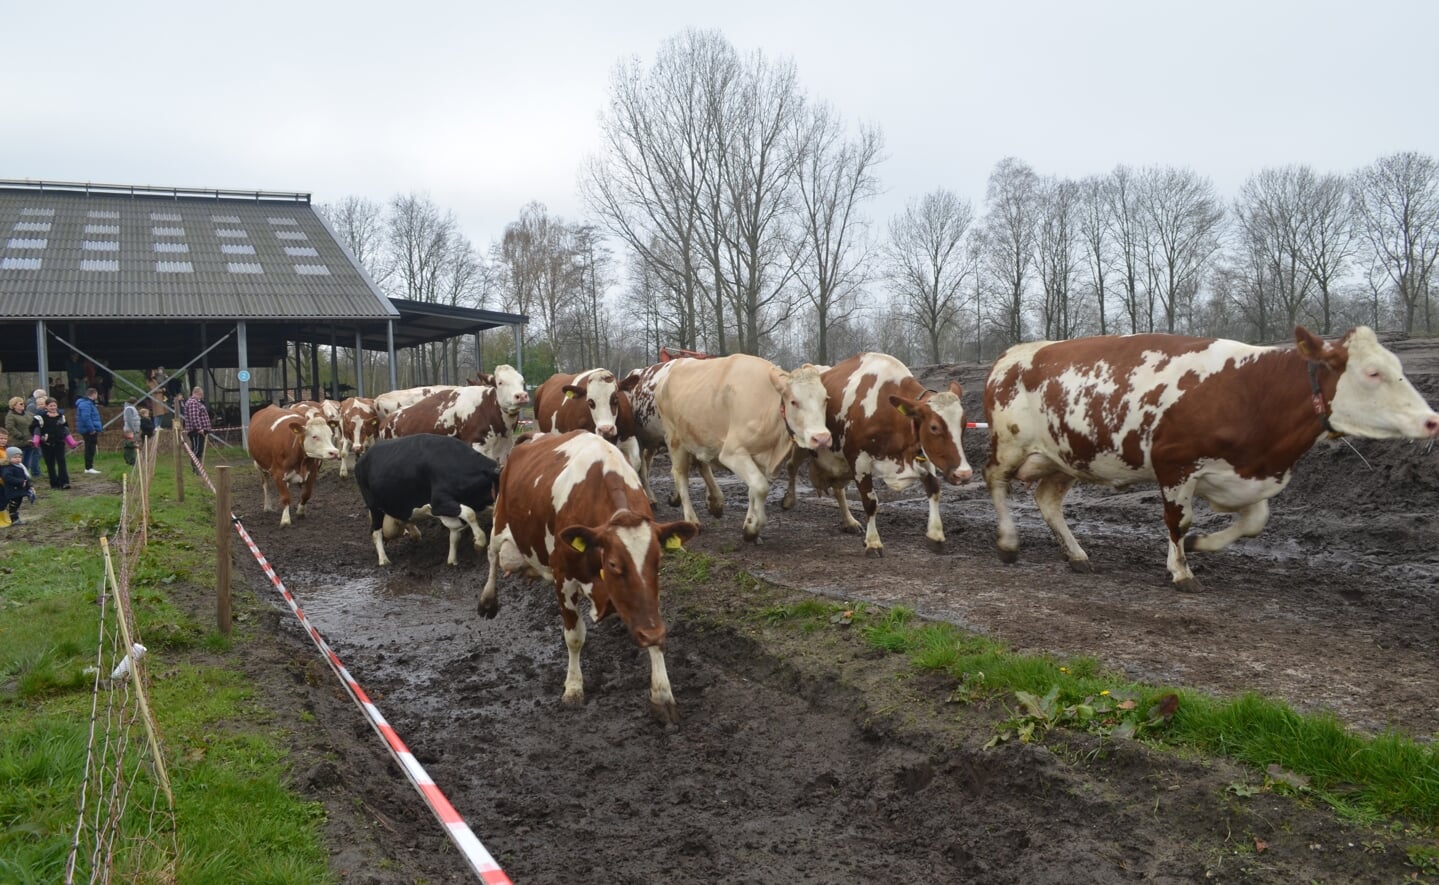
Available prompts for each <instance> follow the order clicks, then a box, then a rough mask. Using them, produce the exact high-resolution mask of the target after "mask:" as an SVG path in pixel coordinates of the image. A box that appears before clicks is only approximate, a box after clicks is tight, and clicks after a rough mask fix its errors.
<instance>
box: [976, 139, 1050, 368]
mask: <svg viewBox="0 0 1439 885" xmlns="http://www.w3.org/2000/svg"><path fill="white" fill-rule="evenodd" d="M1038 198H1039V176H1037V175H1035V174H1034V170H1033V169H1031V168H1029V166H1028V165H1027V164H1025V163H1024V162H1023V161H1022V160H1019V159H1017V158H1015V157H1006V158H1005V159H1003V160H1000V161H999V163H998V164H997V165H996V166H995V167H994V171H993V172H991V173H990V175H989V186H988V187H987V189H986V192H985V200H984V201H985V216H984V236H983V237H982V239H981V243H982V244H983V255H982V258H981V263H982V266H983V268H984V271H983V272H984V274H985V277H986V280H987V281H988V283H989V287H988V288H989V291H990V297H991V302H992V303H991V310H990V320H991V323H992V324H993V325H994V326H995V327H996V331H997V332H998V334H999V340H1000V344H1001V345H1003V346H1006V347H1007V346H1009V345H1011V344H1015V343H1017V342H1020V341H1023V340H1024V337H1025V336H1024V311H1025V308H1026V306H1027V305H1026V304H1025V290H1026V287H1027V285H1028V281H1029V276H1030V270H1031V268H1032V266H1033V263H1034V254H1035V236H1036V227H1037V223H1038V217H1037V215H1038Z"/></svg>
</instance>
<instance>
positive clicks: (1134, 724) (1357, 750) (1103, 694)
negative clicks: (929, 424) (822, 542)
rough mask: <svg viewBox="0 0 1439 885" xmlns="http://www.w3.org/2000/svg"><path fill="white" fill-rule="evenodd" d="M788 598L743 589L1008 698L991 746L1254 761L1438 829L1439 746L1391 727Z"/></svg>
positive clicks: (778, 619)
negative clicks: (1084, 746) (1090, 737)
mask: <svg viewBox="0 0 1439 885" xmlns="http://www.w3.org/2000/svg"><path fill="white" fill-rule="evenodd" d="M757 583H758V582H757V581H756V579H755V578H753V577H752V576H749V575H745V576H744V580H739V579H738V576H737V578H736V580H733V581H731V582H729V585H728V586H727V587H725V588H724V589H723V591H722V592H726V593H736V594H745V593H746V591H748V590H750V589H752V588H754V587H755V585H756V584H757ZM711 592H713V590H711ZM792 597H793V594H788V593H785V592H784V591H781V590H779V589H778V588H767V589H765V590H763V591H760V592H755V593H749V594H748V598H749V599H750V601H751V603H752V605H753V606H754V607H753V609H752V618H753V619H754V620H756V621H758V622H760V623H762V624H764V625H765V626H767V627H770V628H775V629H785V630H797V631H800V632H803V633H806V634H808V633H813V632H815V631H819V630H841V629H842V630H848V631H851V632H854V633H857V635H858V636H859V637H860V638H861V639H862V641H863V642H865V643H866V644H868V645H869V646H871V647H873V648H876V649H880V650H882V651H885V652H888V653H892V654H901V655H905V656H907V657H908V658H909V660H910V662H911V664H912V665H913V667H914V668H915V669H916V670H923V671H930V672H938V673H943V674H945V675H947V676H949V677H951V678H952V679H953V680H954V683H955V688H954V689H953V692H952V694H951V700H953V701H957V702H962V703H1002V704H1005V705H1006V706H1008V708H1009V716H1008V717H1007V718H1006V719H1005V721H1004V722H1003V723H1002V724H1001V725H1000V726H999V730H998V732H997V734H996V735H995V739H994V740H993V741H992V742H991V745H994V744H999V743H1003V742H1005V741H1008V740H1022V741H1039V740H1042V739H1043V738H1044V736H1045V735H1046V734H1047V733H1048V732H1049V731H1051V730H1052V729H1061V728H1062V729H1071V730H1080V731H1084V732H1088V733H1090V734H1095V735H1098V736H1100V737H1102V738H1104V739H1112V740H1122V739H1128V738H1139V739H1142V740H1144V741H1145V742H1146V743H1147V744H1149V745H1150V746H1152V747H1155V748H1160V749H1170V750H1179V751H1184V752H1197V753H1200V754H1205V755H1210V756H1220V757H1226V758H1229V759H1233V760H1237V761H1239V762H1243V763H1246V764H1248V765H1251V766H1254V767H1256V768H1258V769H1259V770H1260V771H1261V772H1263V773H1264V784H1263V786H1262V787H1260V788H1258V789H1264V790H1272V791H1274V792H1280V793H1286V794H1291V795H1302V796H1305V797H1307V798H1312V799H1315V800H1318V801H1322V802H1325V803H1327V804H1329V805H1330V806H1331V807H1332V808H1334V809H1335V810H1336V811H1337V812H1338V813H1339V814H1341V815H1343V816H1346V817H1349V818H1353V819H1359V820H1368V821H1372V820H1375V819H1376V818H1381V817H1388V818H1392V819H1393V820H1394V821H1395V824H1396V826H1399V825H1400V824H1399V822H1400V821H1407V822H1412V823H1415V824H1418V825H1420V826H1421V827H1423V828H1426V829H1428V830H1432V828H1434V827H1436V826H1439V747H1436V746H1434V745H1432V744H1424V743H1419V742H1417V741H1415V740H1414V739H1413V738H1411V737H1408V736H1406V735H1402V734H1396V733H1390V734H1383V735H1378V736H1373V737H1371V736H1367V735H1362V734H1357V733H1354V732H1352V731H1349V730H1348V729H1346V728H1345V727H1344V725H1343V723H1341V722H1339V721H1338V720H1336V719H1335V718H1334V717H1332V716H1328V715H1322V714H1321V715H1308V714H1301V713H1298V712H1296V711H1295V710H1294V709H1293V708H1291V707H1290V706H1288V705H1287V704H1284V703H1282V702H1279V701H1274V700H1270V699H1267V698H1263V697H1260V696H1258V695H1253V694H1247V695H1243V696H1241V697H1237V698H1216V697H1213V696H1209V695H1205V694H1202V693H1200V692H1195V691H1190V690H1186V689H1175V688H1172V687H1168V686H1158V685H1147V684H1142V683H1136V682H1132V681H1129V680H1126V679H1124V678H1123V677H1121V676H1118V675H1116V674H1114V673H1109V672H1106V671H1104V670H1103V669H1102V668H1101V667H1100V665H1099V663H1098V662H1097V661H1095V660H1093V659H1092V658H1083V657H1081V658H1072V659H1061V658H1057V657H1054V656H1050V655H1025V654H1016V653H1014V652H1012V651H1010V650H1009V649H1007V648H1006V647H1005V646H1004V644H1003V643H1000V642H997V641H995V640H993V639H990V638H988V637H985V636H981V635H977V634H974V633H970V632H968V631H965V630H963V629H962V628H960V627H957V626H955V625H953V624H948V623H938V622H932V621H926V620H924V619H923V618H920V617H918V616H917V615H916V614H915V613H914V612H912V611H910V610H908V609H905V608H901V607H897V608H891V609H881V608H878V607H874V606H866V605H863V604H851V603H845V602H834V601H829V600H824V599H819V598H808V599H800V600H798V601H796V600H795V599H793V598H792ZM1429 835H1432V832H1431V833H1429Z"/></svg>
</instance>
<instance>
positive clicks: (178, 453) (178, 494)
mask: <svg viewBox="0 0 1439 885" xmlns="http://www.w3.org/2000/svg"><path fill="white" fill-rule="evenodd" d="M180 434H181V430H180V422H179V421H176V422H175V501H176V502H177V503H180V504H184V503H185V438H184V437H183V436H181V435H180Z"/></svg>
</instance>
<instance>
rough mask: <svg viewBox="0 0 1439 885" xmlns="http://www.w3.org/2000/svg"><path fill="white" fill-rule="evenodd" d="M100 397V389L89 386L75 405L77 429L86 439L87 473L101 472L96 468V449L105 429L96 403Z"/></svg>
mask: <svg viewBox="0 0 1439 885" xmlns="http://www.w3.org/2000/svg"><path fill="white" fill-rule="evenodd" d="M99 398H100V391H98V390H96V389H95V388H93V387H87V388H86V389H85V395H84V396H83V397H81V399H80V402H79V403H77V404H76V406H75V429H76V430H78V431H79V432H80V436H81V438H83V439H84V440H85V472H86V473H99V472H100V471H98V470H96V469H95V450H96V449H98V448H99V447H100V431H102V430H104V429H105V422H104V421H101V420H100V408H99V406H97V405H95V402H96V400H98V399H99Z"/></svg>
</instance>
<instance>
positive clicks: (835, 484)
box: [810, 353, 973, 556]
mask: <svg viewBox="0 0 1439 885" xmlns="http://www.w3.org/2000/svg"><path fill="white" fill-rule="evenodd" d="M821 377H822V378H823V379H824V387H825V392H826V393H827V395H828V396H827V402H826V406H825V418H826V422H827V423H828V425H829V430H830V433H831V434H832V435H833V437H834V442H833V446H832V448H830V449H821V450H819V451H816V452H815V453H814V456H813V458H812V460H811V461H810V481H811V482H812V483H813V484H814V487H815V489H816V490H819V491H821V492H822V491H823V490H825V489H828V490H830V491H832V492H833V493H834V498H835V501H836V502H838V504H839V512H840V517H841V518H842V519H843V520H844V525H843V528H844V530H845V531H849V532H857V531H859V523H858V522H857V521H856V520H855V518H854V516H853V515H851V514H850V512H849V502H848V501H846V500H845V495H844V492H845V487H846V486H848V485H849V483H850V481H851V480H852V481H854V483H855V484H856V485H858V486H859V495H860V500H861V502H862V503H863V504H864V512H865V516H866V517H868V527H867V528H866V529H865V535H864V547H865V554H866V555H869V556H883V555H884V544H883V543H882V542H881V541H880V539H879V529H878V527H877V525H876V520H875V513H876V511H877V510H878V509H879V499H878V498H877V497H876V496H875V493H874V481H875V480H876V479H882V480H884V482H885V484H886V485H888V486H889V487H890V488H892V489H895V490H902V489H907V488H909V487H910V486H911V485H913V484H914V483H915V482H916V481H918V482H921V483H923V484H924V489H925V491H926V492H927V493H928V495H929V526H928V528H927V530H926V531H925V536H926V537H927V538H928V539H929V543H930V546H931V547H932V548H934V549H940V548H942V546H943V544H944V523H943V522H941V521H940V518H939V490H940V479H943V480H944V481H946V482H948V483H950V484H951V485H957V484H959V483H962V482H966V481H968V480H969V478H970V477H971V476H973V471H972V470H971V469H970V467H969V461H968V460H966V459H965V457H964V448H963V446H962V445H961V439H960V438H961V434H962V433H963V432H964V406H963V405H962V404H961V403H960V396H961V395H962V394H963V391H962V390H961V389H960V386H959V385H958V384H956V383H954V382H951V383H950V385H949V389H948V390H946V391H943V392H940V393H934V392H932V391H929V390H926V389H925V388H924V387H923V386H922V385H921V384H920V383H919V382H918V381H916V380H915V379H914V376H913V375H911V374H910V371H909V369H908V368H906V367H905V365H904V363H902V362H900V361H899V360H897V359H895V358H894V357H892V356H889V355H887V354H883V353H861V354H858V355H856V356H852V357H850V358H849V359H847V360H844V361H843V362H841V363H839V364H838V365H836V366H834V367H833V368H831V369H828V370H826V371H825V373H824V374H823V375H822V376H821Z"/></svg>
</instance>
